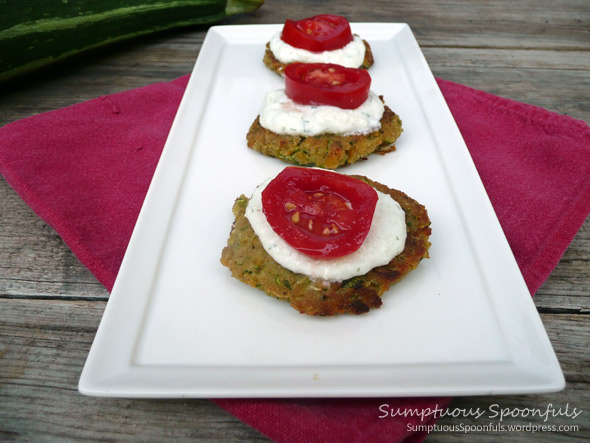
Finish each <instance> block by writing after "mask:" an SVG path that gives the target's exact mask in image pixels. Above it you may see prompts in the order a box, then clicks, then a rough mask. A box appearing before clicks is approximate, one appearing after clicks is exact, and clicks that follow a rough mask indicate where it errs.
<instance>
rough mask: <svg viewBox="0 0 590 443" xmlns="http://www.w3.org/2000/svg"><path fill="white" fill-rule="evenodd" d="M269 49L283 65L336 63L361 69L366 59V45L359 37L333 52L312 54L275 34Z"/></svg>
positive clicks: (354, 37)
mask: <svg viewBox="0 0 590 443" xmlns="http://www.w3.org/2000/svg"><path fill="white" fill-rule="evenodd" d="M269 47H270V50H271V51H272V53H273V54H274V56H275V58H276V59H277V60H278V61H280V62H281V63H285V64H288V63H293V62H302V63H335V64H337V65H342V66H346V67H347V68H359V67H360V66H361V65H362V64H363V61H364V59H365V44H364V43H363V40H362V39H361V38H360V37H359V36H358V35H355V36H353V40H352V41H351V42H350V43H348V44H347V45H346V46H343V47H342V48H339V49H334V50H333V51H323V52H311V51H307V50H306V49H301V48H296V47H294V46H291V45H290V44H288V43H285V42H284V41H283V40H281V33H280V32H278V33H277V34H275V35H274V36H273V37H272V38H271V39H270V42H269Z"/></svg>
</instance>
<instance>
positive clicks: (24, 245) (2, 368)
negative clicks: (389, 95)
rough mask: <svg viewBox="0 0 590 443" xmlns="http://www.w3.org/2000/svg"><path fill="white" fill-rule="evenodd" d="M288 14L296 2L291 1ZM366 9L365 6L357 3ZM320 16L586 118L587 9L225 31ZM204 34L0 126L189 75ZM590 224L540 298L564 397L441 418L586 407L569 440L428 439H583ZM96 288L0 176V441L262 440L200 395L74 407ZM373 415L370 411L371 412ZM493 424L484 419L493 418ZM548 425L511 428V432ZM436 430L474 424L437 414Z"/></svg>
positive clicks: (111, 65)
mask: <svg viewBox="0 0 590 443" xmlns="http://www.w3.org/2000/svg"><path fill="white" fill-rule="evenodd" d="M295 3H297V4H295ZM367 4H368V5H369V6H367ZM324 12H334V13H339V14H342V15H345V16H347V17H348V18H349V19H350V21H356V22H362V21H364V22H384V21H385V22H406V23H408V24H409V25H410V26H411V27H412V29H413V31H414V33H415V35H416V38H417V39H418V42H419V44H420V45H421V47H422V50H423V52H424V55H425V56H426V59H427V60H428V62H429V64H430V67H431V69H432V71H433V72H434V74H435V75H436V76H439V77H442V78H444V79H447V80H452V81H455V82H459V83H463V84H467V85H469V86H472V87H475V88H480V89H483V90H485V91H488V92H491V93H494V94H498V95H501V96H504V97H509V98H513V99H516V100H519V101H523V102H526V103H530V104H534V105H538V106H541V107H544V108H547V109H549V110H552V111H556V112H558V113H562V114H568V115H571V116H572V117H575V118H579V119H583V120H585V121H590V56H589V54H590V31H589V30H590V5H589V4H588V1H587V0H564V1H559V2H554V1H551V2H550V1H548V0H522V1H518V2H512V1H504V0H491V1H487V2H475V1H469V0H460V1H452V2H451V1H437V2H435V1H427V0H418V1H416V0H399V1H396V2H392V1H386V0H379V1H371V2H359V1H358V0H340V1H336V0H334V1H322V2H315V1H310V0H303V1H299V2H290V3H288V2H283V3H281V2H279V1H277V0H269V1H267V3H266V4H265V5H264V6H263V7H262V8H261V9H260V10H259V11H257V12H256V13H253V14H250V15H244V16H239V17H233V18H230V19H227V20H225V21H224V24H246V23H256V24H259V23H260V24H261V23H281V22H283V21H284V19H285V18H286V17H297V18H299V17H303V16H309V15H314V14H318V13H324ZM206 32H207V28H206V27H195V28H190V29H182V30H176V31H170V32H165V33H161V34H158V35H155V36H150V37H147V38H142V39H137V40H134V41H130V42H126V43H122V44H118V45H115V46H111V47H109V48H107V49H104V50H99V51H95V52H93V53H90V54H87V55H84V56H81V57H78V58H76V59H75V60H72V61H69V62H67V63H63V64H61V65H60V66H58V67H56V68H54V69H51V70H48V71H44V72H41V73H39V74H38V75H35V76H33V77H27V78H25V79H24V80H23V81H21V82H17V83H14V84H11V85H10V87H9V88H8V89H7V90H5V91H4V92H3V93H2V96H1V98H0V125H4V124H6V123H9V122H11V121H14V120H17V119H20V118H23V117H27V116H30V115H33V114H36V113H40V112H44V111H49V110H52V109H58V108H61V107H64V106H66V105H70V104H73V103H77V102H81V101H84V100H87V99H91V98H94V97H97V96H100V95H106V94H110V93H115V92H119V91H123V90H126V89H130V88H135V87H139V86H143V85H146V84H149V83H153V82H157V81H166V80H171V79H174V78H176V77H179V76H181V75H183V74H186V73H189V72H190V71H191V69H192V67H193V64H194V61H195V58H196V56H197V55H198V52H199V48H200V46H201V43H202V42H203V38H204V37H205V34H206ZM589 294H590V222H589V221H588V220H587V221H586V223H585V224H584V226H583V227H582V229H581V230H580V231H579V233H578V234H577V236H576V237H575V239H574V240H573V242H572V243H571V246H570V247H569V248H568V250H567V251H566V253H565V255H564V256H563V258H562V260H561V262H560V263H559V265H558V266H557V268H556V269H555V271H554V272H553V273H552V275H551V277H550V278H549V279H548V281H547V282H546V283H545V284H544V285H543V287H542V288H541V289H540V290H539V291H538V293H537V294H536V296H535V303H536V306H537V308H538V310H539V312H540V315H541V318H542V320H543V322H544V324H545V327H546V329H547V331H548V333H549V336H550V339H551V341H552V343H553V346H554V348H555V350H556V353H557V356H558V358H559V360H560V363H561V365H562V368H563V370H564V373H565V376H566V379H567V387H566V389H565V390H564V391H562V392H560V393H556V394H549V395H518V396H499V397H475V398H457V399H455V400H454V401H453V403H452V405H451V407H452V408H471V407H473V408H477V407H481V408H488V407H490V406H491V405H494V404H497V405H499V406H500V407H503V408H516V407H518V408H543V409H545V408H546V407H547V405H548V404H553V405H554V406H556V407H560V406H561V407H565V406H566V405H569V407H570V409H572V408H574V407H575V408H577V409H582V410H584V413H583V414H582V415H581V416H580V417H578V418H577V419H575V420H573V421H572V420H564V419H561V418H556V419H550V420H548V422H547V423H549V424H555V425H560V424H575V425H579V426H580V431H578V432H560V433H535V434H533V433H531V432H513V433H497V432H489V431H488V432H486V431H482V432H478V433H476V434H464V433H463V432H462V431H461V430H460V429H455V430H450V429H447V431H446V432H436V433H432V434H430V436H429V438H428V441H457V440H460V439H465V440H471V439H473V440H477V441H492V440H493V439H495V438H497V437H498V436H503V437H504V438H507V439H509V440H510V441H521V440H522V441H525V440H533V439H534V440H535V441H548V442H549V441H555V440H556V439H557V438H558V437H559V438H561V439H566V438H568V437H570V438H575V437H578V438H580V437H582V436H583V435H584V436H585V437H589V435H590V434H589V433H588V432H589V431H590V413H589V410H590V390H589V389H588V386H589V385H588V383H589V381H590V371H589V369H590V354H589V351H588V345H589V344H590V327H589V326H590V323H589V322H588V320H589V316H590V308H589V307H590V302H589V301H590V297H589ZM107 300H108V293H107V291H106V290H105V289H104V288H103V287H102V286H101V285H100V284H99V283H97V281H96V280H95V279H94V277H93V276H92V275H91V274H90V273H89V272H88V271H87V270H86V269H85V268H84V267H83V266H82V265H81V264H80V263H79V262H78V261H77V259H76V258H75V257H74V256H73V255H72V253H71V252H70V250H69V249H68V247H67V246H66V245H65V244H64V243H63V242H62V240H61V239H60V238H59V237H58V236H57V234H56V233H55V232H54V231H53V229H52V228H51V227H49V226H48V225H47V224H45V223H44V222H43V221H41V220H40V219H39V218H38V217H37V216H36V215H35V214H33V212H32V211H31V210H30V209H29V208H28V207H27V206H26V205H25V204H24V203H23V201H22V200H21V199H20V198H19V197H18V196H17V195H16V194H15V192H14V191H13V190H12V189H11V188H10V187H9V186H8V185H7V184H6V182H5V181H4V180H3V179H2V180H1V181H0V440H9V441H12V440H13V439H14V440H17V441H18V440H21V441H22V440H27V441H39V440H43V441H63V440H125V441H131V440H140V441H146V440H153V441H162V440H165V439H167V438H178V439H183V440H199V441H256V440H259V441H262V440H266V439H265V438H264V437H263V436H262V435H261V434H259V433H258V432H257V431H256V430H253V429H251V428H249V427H248V426H246V425H244V424H243V423H242V422H240V421H239V420H237V419H235V418H234V417H232V416H231V415H229V414H227V413H226V412H224V411H222V410H220V409H219V408H218V407H216V406H215V405H213V404H212V403H210V402H209V401H208V400H164V401H162V400H158V401H155V400H124V399H100V398H99V399H97V398H89V397H84V396H81V395H79V394H78V392H77V383H78V378H79V376H80V372H81V370H82V366H83V364H84V361H85V359H86V356H87V354H88V350H89V348H90V345H91V343H92V340H93V338H94V335H95V333H96V330H97V327H98V323H99V321H100V318H101V316H102V313H103V310H104V308H105V306H106V303H107ZM376 413H377V411H376ZM492 422H493V420H492ZM529 422H532V423H535V424H543V419H542V418H536V419H535V418H533V419H531V418H522V417H519V418H513V419H510V421H509V422H505V423H507V424H521V425H526V424H528V423H529ZM439 424H440V425H458V424H459V425H460V424H463V425H482V424H486V423H482V422H478V421H477V420H474V419H472V420H469V419H464V418H458V419H454V418H451V417H445V418H443V419H442V420H440V421H439Z"/></svg>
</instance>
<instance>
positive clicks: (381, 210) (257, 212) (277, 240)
mask: <svg viewBox="0 0 590 443" xmlns="http://www.w3.org/2000/svg"><path fill="white" fill-rule="evenodd" d="M270 181H271V179H269V180H267V181H265V182H264V183H262V184H261V185H260V186H258V187H257V188H256V189H255V190H254V192H253V194H252V198H251V199H250V201H249V203H248V207H247V208H246V217H247V218H248V220H249V222H250V224H251V225H252V229H254V232H255V233H256V235H257V236H258V238H260V241H261V243H262V246H263V247H264V249H265V251H266V252H267V253H268V254H269V255H270V256H271V257H272V258H273V259H274V260H275V261H276V262H277V263H279V264H280V265H281V266H283V267H284V268H287V269H289V270H291V271H293V272H296V273H300V274H305V275H307V276H308V277H310V278H312V279H321V280H324V281H333V282H337V281H343V280H346V279H349V278H352V277H356V276H358V275H363V274H366V273H367V272H369V271H370V270H371V269H373V268H375V267H377V266H383V265H385V264H387V263H389V262H390V261H391V259H393V258H394V257H395V256H396V255H398V254H399V253H401V252H402V251H403V250H404V247H405V244H406V214H405V213H404V211H403V209H402V208H401V206H400V205H399V203H397V202H396V201H395V200H394V199H392V198H391V197H390V196H389V195H387V194H384V193H382V192H379V191H377V194H378V196H379V199H378V201H377V205H376V207H375V213H374V215H373V221H372V224H371V228H370V230H369V233H368V235H367V237H366V238H365V241H364V242H363V244H362V245H361V247H360V248H359V249H357V250H356V251H355V252H353V253H352V254H349V255H346V256H343V257H338V258H332V259H317V258H313V257H310V256H308V255H305V254H303V253H301V252H299V251H297V250H296V249H294V248H293V247H291V246H290V245H289V244H288V243H287V242H286V241H285V240H283V238H282V237H280V236H279V235H278V234H277V233H276V232H275V231H274V230H273V229H272V227H271V226H270V224H269V223H268V221H267V219H266V216H265V215H264V212H263V211H262V191H263V190H264V188H265V187H266V185H267V184H268V183H269V182H270Z"/></svg>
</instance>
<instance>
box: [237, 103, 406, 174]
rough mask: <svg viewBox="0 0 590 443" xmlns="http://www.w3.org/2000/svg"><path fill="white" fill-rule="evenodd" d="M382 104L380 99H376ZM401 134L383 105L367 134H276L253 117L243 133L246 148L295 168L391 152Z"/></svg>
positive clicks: (347, 162)
mask: <svg viewBox="0 0 590 443" xmlns="http://www.w3.org/2000/svg"><path fill="white" fill-rule="evenodd" d="M380 99H381V100H382V101H383V97H381V96H380ZM402 132H403V128H402V121H401V119H400V117H399V116H398V115H397V114H396V113H395V112H393V111H392V110H391V109H390V108H389V107H388V106H387V105H386V106H385V110H384V112H383V116H382V117H381V127H380V128H379V129H378V130H376V131H373V132H371V133H369V134H355V135H338V134H322V135H317V136H303V135H286V134H276V133H274V132H272V131H270V130H268V129H266V128H264V127H263V126H262V125H261V124H260V116H257V117H256V119H255V120H254V122H253V123H252V125H250V128H249V129H248V133H247V134H246V141H247V146H248V147H249V148H250V149H253V150H254V151H257V152H260V153H262V154H264V155H267V156H270V157H275V158H278V159H280V160H283V161H285V162H287V163H291V164H294V165H299V166H317V167H320V168H325V169H337V168H339V167H342V166H346V165H351V164H353V163H356V162H357V161H359V160H362V159H365V158H366V157H368V156H369V155H371V154H374V153H375V154H386V153H388V152H393V151H395V145H394V143H395V142H396V140H397V139H398V138H399V137H400V135H401V133H402Z"/></svg>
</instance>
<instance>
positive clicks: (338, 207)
mask: <svg viewBox="0 0 590 443" xmlns="http://www.w3.org/2000/svg"><path fill="white" fill-rule="evenodd" d="M378 198H379V197H378V195H377V192H376V191H375V189H373V188H372V187H371V186H369V185H368V184H366V183H364V182H362V181H360V180H357V179H355V178H352V177H349V176H347V175H343V174H339V173H336V172H332V171H327V170H324V169H315V168H301V167H296V166H289V167H287V168H285V169H283V171H281V172H280V173H279V174H278V175H277V176H276V177H275V178H274V179H273V180H271V182H270V183H269V184H268V185H267V186H266V188H265V189H264V190H263V191H262V211H263V212H264V215H265V216H266V219H267V221H268V222H269V224H270V226H271V227H272V229H273V230H274V231H275V232H276V233H277V234H278V235H279V236H280V237H281V238H282V239H283V240H285V241H286V242H287V243H288V244H289V245H291V246H292V247H293V248H295V249H296V250H298V251H299V252H301V253H303V254H305V255H308V256H310V257H314V258H319V259H332V258H337V257H343V256H345V255H348V254H351V253H353V252H354V251H356V250H357V249H358V248H360V246H361V245H362V243H363V241H364V240H365V238H366V237H367V234H368V233H369V229H370V228H371V223H372V221H373V214H374V212H375V207H376V205H377V200H378Z"/></svg>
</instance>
